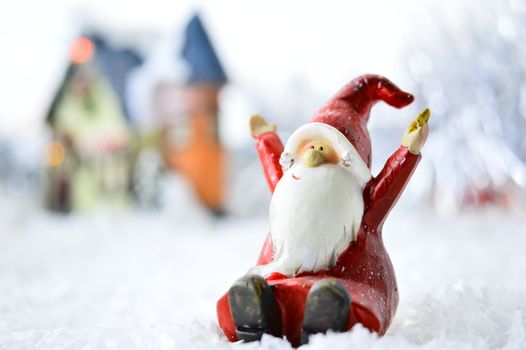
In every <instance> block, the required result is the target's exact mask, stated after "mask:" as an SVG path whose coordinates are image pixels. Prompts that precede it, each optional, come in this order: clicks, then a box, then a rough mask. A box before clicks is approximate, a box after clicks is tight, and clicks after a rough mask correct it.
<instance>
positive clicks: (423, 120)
mask: <svg viewBox="0 0 526 350" xmlns="http://www.w3.org/2000/svg"><path fill="white" fill-rule="evenodd" d="M430 115H431V112H430V111H429V109H428V108H426V109H424V111H423V112H422V113H420V114H419V115H418V117H416V119H415V120H413V122H412V123H411V125H409V127H408V128H407V130H406V131H405V134H404V137H402V146H405V147H407V148H409V152H411V153H413V154H420V150H421V149H422V146H424V143H425V142H426V139H427V135H428V134H429V126H428V125H427V121H428V120H429V117H430Z"/></svg>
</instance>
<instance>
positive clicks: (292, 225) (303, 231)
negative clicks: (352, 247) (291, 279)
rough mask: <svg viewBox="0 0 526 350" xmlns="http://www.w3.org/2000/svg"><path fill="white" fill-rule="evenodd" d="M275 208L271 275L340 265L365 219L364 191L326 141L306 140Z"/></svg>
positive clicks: (278, 189)
mask: <svg viewBox="0 0 526 350" xmlns="http://www.w3.org/2000/svg"><path fill="white" fill-rule="evenodd" d="M295 159H297V160H298V161H295V162H293V164H292V166H291V167H290V168H289V169H288V170H286V171H285V174H284V175H283V177H282V178H281V180H280V182H279V183H278V185H277V186H276V189H275V191H274V194H273V197H272V202H271V205H270V233H271V236H272V242H273V246H274V261H273V262H271V263H270V264H269V265H267V266H266V267H262V268H264V270H265V272H267V273H269V272H280V273H283V274H285V275H289V276H292V275H295V274H297V273H299V272H303V271H319V270H321V269H325V268H329V267H331V266H332V265H333V264H335V263H336V260H337V258H338V256H339V255H340V254H341V253H342V252H343V251H344V250H345V249H346V248H347V247H348V246H349V244H350V242H351V241H353V240H354V239H355V235H356V233H357V231H358V229H359V227H360V223H361V219H362V215H363V197H362V187H361V185H360V183H359V181H358V180H357V179H356V177H355V176H354V175H353V173H352V169H349V168H348V167H346V166H344V165H343V164H342V161H341V157H340V156H339V153H338V152H337V151H336V149H335V147H333V145H332V144H331V143H330V142H329V141H328V140H326V139H315V140H305V141H302V142H301V143H300V144H299V146H298V148H297V149H296V151H295Z"/></svg>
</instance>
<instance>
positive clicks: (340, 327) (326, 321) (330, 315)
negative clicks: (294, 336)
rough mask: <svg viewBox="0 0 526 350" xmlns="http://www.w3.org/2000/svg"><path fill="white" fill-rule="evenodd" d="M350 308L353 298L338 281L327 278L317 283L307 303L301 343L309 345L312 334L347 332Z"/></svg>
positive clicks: (310, 292) (312, 288)
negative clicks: (331, 331)
mask: <svg viewBox="0 0 526 350" xmlns="http://www.w3.org/2000/svg"><path fill="white" fill-rule="evenodd" d="M350 307H351V296H350V295H349V293H348V292H347V289H346V288H345V287H344V286H343V284H341V283H340V282H339V281H338V280H336V279H332V278H326V279H323V280H320V281H318V282H316V283H315V284H314V285H313V286H312V287H311V289H310V291H309V295H308V297H307V302H306V303H305V311H304V313H303V327H302V329H301V343H302V344H306V343H308V342H309V336H310V335H311V334H315V333H326V332H327V331H328V330H329V329H331V330H333V331H335V332H343V331H345V330H346V328H347V322H348V321H349V308H350Z"/></svg>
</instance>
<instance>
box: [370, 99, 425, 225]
mask: <svg viewBox="0 0 526 350" xmlns="http://www.w3.org/2000/svg"><path fill="white" fill-rule="evenodd" d="M429 116H430V112H429V110H428V109H425V110H424V111H423V112H422V113H421V114H420V115H419V116H418V117H417V118H416V119H415V120H414V121H413V122H412V123H411V125H409V128H407V130H406V132H405V134H404V137H403V138H402V143H401V145H400V147H399V148H398V149H397V150H396V151H395V152H394V153H393V154H392V155H391V157H389V159H388V160H387V162H386V163H385V165H384V168H383V169H382V171H380V173H379V174H378V176H376V177H374V178H373V179H371V180H370V181H369V183H368V184H367V185H366V187H365V189H364V201H365V204H366V208H365V215H364V221H365V222H366V223H367V222H378V223H379V225H380V226H381V225H382V224H383V222H384V220H385V218H386V216H387V214H388V213H389V211H390V210H391V208H392V207H393V206H394V205H395V203H396V201H397V200H398V198H399V197H400V195H401V194H402V191H403V190H404V188H405V186H406V184H407V182H408V181H409V179H410V178H411V175H412V174H413V172H414V170H415V169H416V166H417V165H418V162H419V161H420V158H421V155H420V150H421V148H422V146H423V145H424V143H425V141H426V139H427V135H428V133H429V127H428V125H427V121H428V120H429Z"/></svg>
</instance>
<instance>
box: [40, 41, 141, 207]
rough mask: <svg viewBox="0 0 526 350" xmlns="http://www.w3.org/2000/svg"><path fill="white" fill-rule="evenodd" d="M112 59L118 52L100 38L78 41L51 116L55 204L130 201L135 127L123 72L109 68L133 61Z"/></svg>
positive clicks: (50, 196) (50, 197)
mask: <svg viewBox="0 0 526 350" xmlns="http://www.w3.org/2000/svg"><path fill="white" fill-rule="evenodd" d="M99 48H100V52H99ZM122 57H125V55H124V56H123V55H121V61H122ZM110 59H113V60H115V55H113V57H111V55H110V52H109V47H107V46H105V45H104V43H103V41H102V40H101V39H99V38H97V39H95V40H92V39H89V38H87V37H80V38H78V39H77V40H76V41H75V42H74V43H73V46H72V49H71V55H70V63H69V67H68V69H67V71H66V73H65V76H64V79H63V81H62V83H61V84H60V87H59V89H58V92H57V94H56V96H55V98H54V100H53V102H52V104H51V107H50V110H49V112H48V114H47V118H46V119H47V123H48V124H49V126H50V127H51V129H52V133H53V141H52V142H50V144H49V145H48V152H47V164H48V166H49V169H48V175H49V176H48V188H47V194H46V203H47V206H48V207H49V208H50V209H52V210H56V211H61V212H69V211H70V210H81V211H84V210H90V209H93V208H95V207H96V206H99V205H106V206H109V207H125V206H127V205H129V203H130V196H129V187H130V147H129V146H130V141H131V139H132V133H131V130H130V128H129V125H128V122H127V119H126V114H125V110H124V108H123V106H124V104H123V101H122V94H119V92H120V91H119V86H122V83H121V81H122V76H124V74H123V73H122V72H121V74H120V75H119V74H116V75H114V76H113V77H112V76H110V77H108V75H106V74H105V72H108V71H109V72H113V73H119V72H118V71H116V70H111V65H112V64H113V67H120V68H129V66H130V65H128V66H124V65H121V64H120V62H117V64H115V62H114V61H113V63H112V62H111V60H110ZM103 68H106V70H104V69H103ZM111 78H113V79H111Z"/></svg>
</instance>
